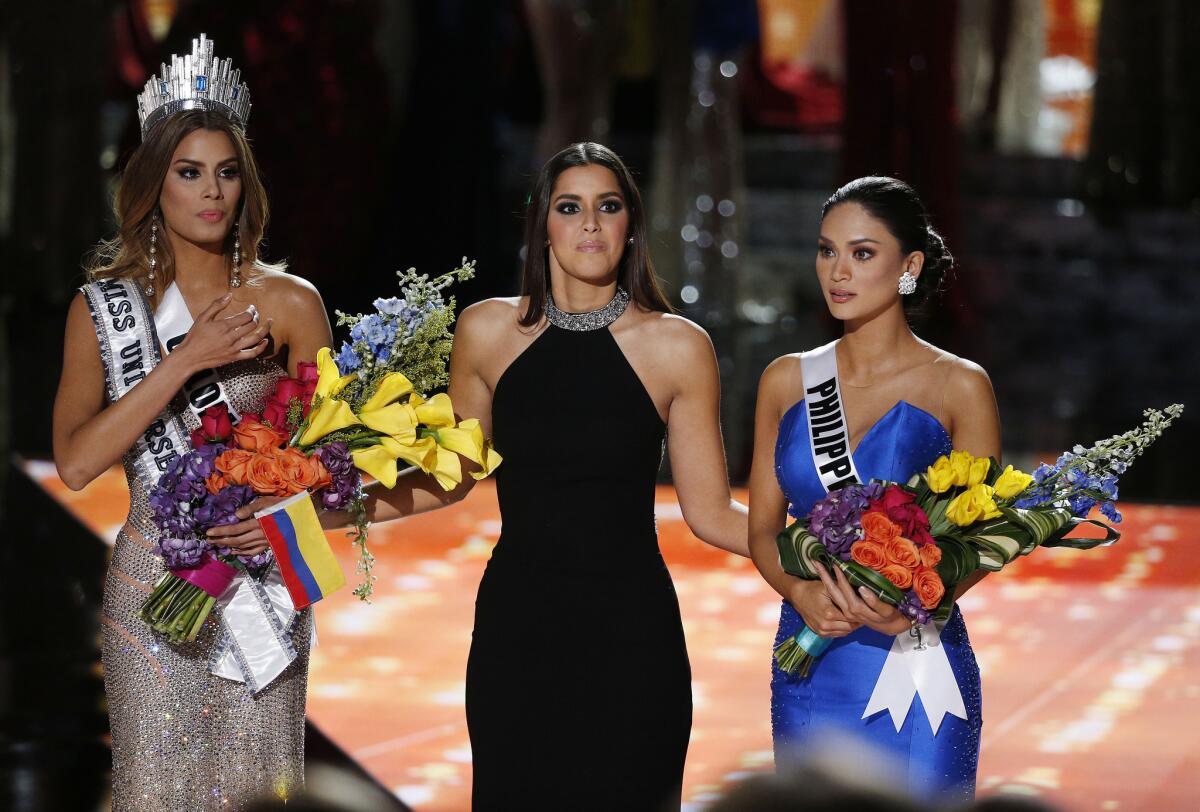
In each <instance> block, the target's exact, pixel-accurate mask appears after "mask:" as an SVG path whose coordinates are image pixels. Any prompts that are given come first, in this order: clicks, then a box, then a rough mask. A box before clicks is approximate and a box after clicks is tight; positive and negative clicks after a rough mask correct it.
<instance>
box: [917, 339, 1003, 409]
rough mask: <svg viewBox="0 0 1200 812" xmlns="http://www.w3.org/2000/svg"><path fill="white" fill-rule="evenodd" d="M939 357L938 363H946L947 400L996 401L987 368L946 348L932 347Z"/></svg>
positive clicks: (978, 402) (973, 402)
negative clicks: (947, 350)
mask: <svg viewBox="0 0 1200 812" xmlns="http://www.w3.org/2000/svg"><path fill="white" fill-rule="evenodd" d="M932 349H933V350H934V351H935V352H936V353H937V354H938V358H937V359H936V360H935V363H937V364H945V365H947V367H948V369H947V371H946V396H947V397H946V400H947V401H948V402H950V401H951V399H952V398H953V400H956V401H963V402H965V403H970V404H978V405H982V404H984V403H994V402H995V397H996V396H995V393H993V391H992V379H991V378H989V377H988V374H987V370H985V369H984V368H983V367H982V366H980V365H979V364H977V363H975V362H974V361H971V360H969V359H966V358H961V357H959V356H957V355H954V354H953V353H949V352H946V351H945V350H941V349H938V348H937V347H933V348H932Z"/></svg>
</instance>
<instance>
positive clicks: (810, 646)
mask: <svg viewBox="0 0 1200 812" xmlns="http://www.w3.org/2000/svg"><path fill="white" fill-rule="evenodd" d="M1182 413H1183V406H1182V405H1180V404H1174V405H1172V406H1168V407H1167V408H1166V409H1165V410H1164V411H1159V410H1157V409H1147V410H1146V411H1145V413H1144V416H1145V418H1146V420H1145V421H1144V422H1143V423H1142V425H1141V426H1140V427H1138V428H1136V429H1133V430H1131V431H1128V432H1125V433H1124V434H1120V435H1117V436H1114V437H1110V438H1108V439H1106V440H1101V441H1100V442H1098V443H1096V444H1095V445H1093V446H1091V447H1090V448H1084V447H1083V446H1079V445H1077V446H1075V448H1074V449H1073V450H1072V451H1069V452H1066V453H1064V454H1063V455H1062V456H1060V457H1059V458H1058V461H1057V462H1056V463H1055V464H1054V465H1053V466H1051V465H1044V464H1043V465H1041V466H1040V467H1038V468H1037V470H1035V471H1034V472H1033V474H1032V475H1031V474H1027V473H1024V472H1022V471H1018V470H1016V469H1014V468H1013V467H1012V466H1011V465H1009V466H1006V467H1004V468H1001V466H1000V465H999V463H997V462H996V460H994V459H983V458H975V457H973V456H971V455H970V454H968V453H967V452H965V451H952V452H951V453H950V454H949V455H947V456H943V457H940V458H938V459H937V460H936V461H935V462H934V464H933V465H931V466H930V467H929V468H928V469H927V470H926V471H924V472H921V473H917V474H915V475H914V476H913V477H912V478H911V479H910V480H909V481H908V482H907V483H905V484H903V485H901V484H898V483H894V482H880V481H872V482H870V483H868V484H866V485H857V484H855V485H848V486H846V487H843V488H840V489H838V490H834V491H831V492H830V493H829V494H827V495H826V496H825V497H824V498H822V499H820V500H818V501H817V502H816V503H815V504H814V505H813V507H812V510H811V511H810V512H809V513H808V515H807V516H805V517H804V518H802V519H800V520H799V521H797V522H795V523H794V524H792V525H790V526H789V527H787V528H786V529H785V530H784V531H783V532H782V533H780V534H779V537H778V539H777V544H778V546H779V554H780V561H781V563H782V565H783V569H784V571H786V572H788V573H790V574H792V575H796V576H799V577H801V578H806V579H812V580H815V579H817V578H819V577H820V576H819V575H818V573H817V569H816V568H817V567H825V568H826V569H829V568H831V567H835V566H836V567H839V568H840V569H841V570H842V571H843V572H844V573H845V575H846V578H847V580H849V582H850V583H851V584H852V585H854V586H865V587H867V589H869V590H871V591H872V592H873V593H875V594H876V595H878V596H879V597H880V598H881V599H882V600H884V601H886V602H888V603H890V604H891V605H893V606H895V607H897V608H898V609H899V610H900V611H901V612H902V613H903V614H904V615H905V616H906V617H908V618H910V619H911V620H912V622H913V627H914V629H917V628H918V627H919V625H920V624H924V623H928V622H930V621H931V620H934V621H944V620H946V619H947V618H949V616H950V612H951V610H952V608H953V606H954V590H955V587H956V586H957V585H958V584H960V583H961V582H963V581H964V580H966V579H967V578H968V577H969V576H971V575H972V574H973V573H974V572H976V571H977V570H980V569H983V570H986V571H988V572H996V571H999V570H1000V569H1002V568H1003V567H1004V566H1005V565H1007V564H1009V563H1011V562H1012V561H1013V560H1015V559H1016V558H1017V557H1018V556H1022V555H1028V554H1029V553H1031V552H1033V551H1034V550H1036V549H1037V548H1038V547H1073V548H1075V549H1080V550H1083V549H1090V548H1092V547H1096V546H1100V545H1107V544H1112V543H1113V542H1115V541H1116V540H1117V539H1119V538H1120V533H1119V532H1117V531H1116V530H1115V529H1114V528H1112V527H1111V526H1110V525H1108V524H1106V523H1104V522H1102V521H1098V520H1093V519H1089V518H1087V516H1088V514H1089V513H1090V512H1091V511H1092V509H1093V508H1095V507H1097V506H1099V509H1100V512H1101V514H1102V515H1103V516H1104V517H1105V518H1106V519H1108V520H1109V521H1111V522H1113V523H1119V522H1120V521H1121V514H1120V513H1119V512H1118V511H1117V509H1116V505H1115V501H1116V498H1117V483H1118V479H1119V477H1120V475H1121V474H1123V473H1124V472H1125V471H1126V470H1127V468H1128V467H1129V465H1130V464H1131V463H1132V462H1133V461H1134V460H1135V459H1136V458H1137V457H1138V456H1140V455H1141V453H1142V452H1143V451H1145V449H1146V448H1147V447H1149V446H1150V444H1151V443H1153V442H1154V441H1155V440H1156V439H1158V437H1160V436H1161V435H1162V433H1163V431H1164V430H1165V429H1166V428H1167V427H1168V426H1169V425H1171V423H1172V422H1173V421H1174V420H1175V419H1176V418H1178V417H1179V415H1180V414H1182ZM1080 524H1091V525H1095V526H1097V527H1099V528H1101V529H1102V530H1103V531H1104V534H1103V536H1101V537H1091V538H1067V535H1068V534H1069V533H1070V532H1071V531H1072V530H1074V529H1075V528H1076V527H1078V526H1079V525H1080ZM830 643H831V641H830V640H827V639H825V638H821V637H818V636H817V635H816V634H814V633H813V632H812V631H811V630H809V629H808V628H807V627H805V628H803V629H801V631H800V632H799V633H798V634H796V635H795V636H793V637H791V638H789V639H787V640H785V641H784V642H783V643H782V644H780V646H779V647H778V648H776V649H775V659H776V662H778V664H779V667H780V668H781V669H782V670H784V671H786V672H787V673H789V674H794V673H797V672H799V674H800V675H801V676H807V675H808V673H809V670H810V669H811V667H812V664H813V663H814V662H815V661H816V659H817V658H818V657H820V655H821V654H822V653H823V652H824V650H825V649H826V648H828V646H829V645H830Z"/></svg>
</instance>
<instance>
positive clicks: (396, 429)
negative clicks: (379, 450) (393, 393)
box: [358, 403, 417, 444]
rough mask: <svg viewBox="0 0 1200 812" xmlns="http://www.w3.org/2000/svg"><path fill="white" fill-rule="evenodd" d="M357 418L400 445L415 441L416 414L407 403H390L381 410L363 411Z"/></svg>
mask: <svg viewBox="0 0 1200 812" xmlns="http://www.w3.org/2000/svg"><path fill="white" fill-rule="evenodd" d="M358 417H359V419H360V420H362V422H363V424H364V425H366V426H367V427H369V428H372V429H375V431H381V432H383V433H384V434H387V435H389V436H391V437H394V438H396V439H397V440H399V441H400V442H402V443H410V444H411V443H412V442H413V441H414V440H416V439H417V413H416V410H415V409H413V407H411V406H409V405H408V404H407V403H390V404H388V405H387V406H384V407H383V408H381V409H373V410H370V411H368V410H367V409H363V410H362V412H361V413H360V414H359V416H358Z"/></svg>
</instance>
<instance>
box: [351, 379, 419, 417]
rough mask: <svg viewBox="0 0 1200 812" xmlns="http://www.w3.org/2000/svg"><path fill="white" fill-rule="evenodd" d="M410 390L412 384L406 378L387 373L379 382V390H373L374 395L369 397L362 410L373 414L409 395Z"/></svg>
mask: <svg viewBox="0 0 1200 812" xmlns="http://www.w3.org/2000/svg"><path fill="white" fill-rule="evenodd" d="M412 390H413V386H412V382H411V381H409V379H408V378H406V377H404V376H403V375H401V374H400V373H399V372H389V373H388V374H387V375H384V376H383V379H382V380H381V381H380V382H379V388H378V389H376V390H375V394H373V395H371V397H370V398H369V399H368V400H367V402H366V403H364V404H363V405H362V410H363V411H364V412H373V411H376V410H378V409H382V408H383V407H384V406H387V405H388V404H389V403H394V402H395V401H397V400H399V399H400V398H402V397H404V396H405V395H407V394H409V393H410V392H412Z"/></svg>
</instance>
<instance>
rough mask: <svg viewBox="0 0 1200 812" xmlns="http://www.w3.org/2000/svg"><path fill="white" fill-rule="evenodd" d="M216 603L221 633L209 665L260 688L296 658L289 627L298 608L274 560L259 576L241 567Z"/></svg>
mask: <svg viewBox="0 0 1200 812" xmlns="http://www.w3.org/2000/svg"><path fill="white" fill-rule="evenodd" d="M217 606H218V607H220V610H221V612H220V618H221V639H220V641H218V643H217V647H216V649H215V651H214V652H213V657H212V660H211V661H210V662H209V671H210V672H211V673H213V674H215V675H217V676H218V677H225V678H226V679H231V680H234V681H235V682H244V683H245V684H246V687H247V688H249V689H250V691H251V693H258V692H259V691H261V690H262V689H263V688H266V687H267V686H268V685H270V684H271V682H272V681H273V680H274V679H275V678H276V677H278V676H279V675H280V674H282V673H283V670H284V669H285V668H287V667H288V666H289V665H290V664H291V662H292V660H294V659H296V648H295V646H293V645H292V640H291V635H290V631H291V628H292V624H293V623H294V622H295V619H296V616H297V614H298V613H297V612H296V608H295V606H294V605H293V604H292V598H291V595H289V594H288V591H287V586H286V585H285V584H284V582H283V576H282V575H281V574H280V572H279V567H278V566H276V565H274V564H272V565H271V567H270V569H268V570H267V573H266V575H264V576H263V578H262V580H261V581H258V580H255V579H254V578H251V577H250V576H249V575H247V574H246V573H245V572H239V573H238V574H237V577H235V578H234V579H233V581H232V582H230V584H229V586H228V587H227V588H226V589H225V592H224V593H222V595H221V597H220V598H218V599H217Z"/></svg>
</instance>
